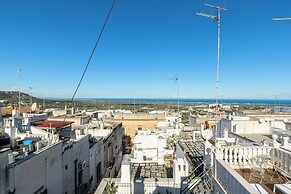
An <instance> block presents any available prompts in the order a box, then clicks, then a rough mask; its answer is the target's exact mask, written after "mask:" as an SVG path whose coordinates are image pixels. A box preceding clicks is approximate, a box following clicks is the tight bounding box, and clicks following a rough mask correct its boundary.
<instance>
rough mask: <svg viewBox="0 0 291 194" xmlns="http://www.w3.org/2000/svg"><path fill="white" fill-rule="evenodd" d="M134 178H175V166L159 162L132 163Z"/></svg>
mask: <svg viewBox="0 0 291 194" xmlns="http://www.w3.org/2000/svg"><path fill="white" fill-rule="evenodd" d="M131 177H132V178H173V168H170V167H167V166H166V165H159V164H158V163H132V164H131Z"/></svg>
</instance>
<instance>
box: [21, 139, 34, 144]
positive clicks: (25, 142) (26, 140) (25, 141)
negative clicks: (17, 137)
mask: <svg viewBox="0 0 291 194" xmlns="http://www.w3.org/2000/svg"><path fill="white" fill-rule="evenodd" d="M22 142H23V145H31V144H32V140H30V139H25V140H23V141H22Z"/></svg>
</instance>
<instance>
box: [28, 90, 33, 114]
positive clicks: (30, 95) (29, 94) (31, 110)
mask: <svg viewBox="0 0 291 194" xmlns="http://www.w3.org/2000/svg"><path fill="white" fill-rule="evenodd" d="M28 89H29V91H30V94H29V95H30V99H29V100H30V113H31V111H32V87H31V86H29V87H28Z"/></svg>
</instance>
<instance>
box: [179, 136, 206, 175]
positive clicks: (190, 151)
mask: <svg viewBox="0 0 291 194" xmlns="http://www.w3.org/2000/svg"><path fill="white" fill-rule="evenodd" d="M179 145H180V146H181V148H182V149H183V151H184V153H185V155H186V157H187V160H188V162H190V165H189V170H190V172H192V170H193V169H196V168H197V167H198V166H199V165H200V164H201V163H202V162H203V155H204V153H203V142H202V141H196V142H193V141H183V140H180V141H179ZM201 167H202V168H201V170H203V166H201ZM201 172H202V171H201ZM198 173H200V171H198Z"/></svg>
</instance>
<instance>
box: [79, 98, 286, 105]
mask: <svg viewBox="0 0 291 194" xmlns="http://www.w3.org/2000/svg"><path fill="white" fill-rule="evenodd" d="M76 100H80V101H82V100H91V101H92V100H94V101H113V102H114V101H117V102H134V101H135V102H164V103H166V102H177V100H178V99H177V98H76ZM179 101H180V102H181V103H201V104H203V103H215V102H216V99H213V98H180V99H179ZM218 102H219V103H222V104H256V105H291V99H290V100H289V99H231V98H225V99H219V100H218Z"/></svg>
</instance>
